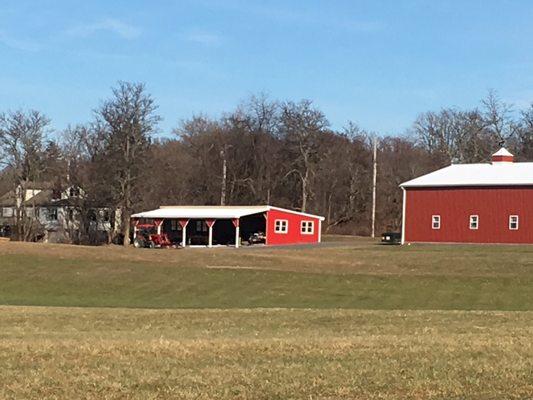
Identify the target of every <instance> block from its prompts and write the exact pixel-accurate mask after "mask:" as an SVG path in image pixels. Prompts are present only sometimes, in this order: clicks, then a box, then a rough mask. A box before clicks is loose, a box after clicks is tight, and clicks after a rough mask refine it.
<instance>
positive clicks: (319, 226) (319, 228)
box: [318, 219, 322, 243]
mask: <svg viewBox="0 0 533 400" xmlns="http://www.w3.org/2000/svg"><path fill="white" fill-rule="evenodd" d="M320 242H322V220H321V219H319V220H318V243H320Z"/></svg>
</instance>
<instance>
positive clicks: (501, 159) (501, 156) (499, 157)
mask: <svg viewBox="0 0 533 400" xmlns="http://www.w3.org/2000/svg"><path fill="white" fill-rule="evenodd" d="M513 161H514V156H513V155H512V154H511V153H510V152H509V150H507V149H506V148H505V147H502V148H501V149H500V150H498V151H497V152H496V153H494V154H493V155H492V163H493V164H495V163H512V162H513Z"/></svg>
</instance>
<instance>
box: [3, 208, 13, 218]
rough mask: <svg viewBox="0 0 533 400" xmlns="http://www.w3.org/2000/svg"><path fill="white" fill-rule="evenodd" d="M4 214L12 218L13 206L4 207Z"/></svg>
mask: <svg viewBox="0 0 533 400" xmlns="http://www.w3.org/2000/svg"><path fill="white" fill-rule="evenodd" d="M2 216H3V217H7V218H11V217H12V216H13V209H12V208H11V207H4V208H2Z"/></svg>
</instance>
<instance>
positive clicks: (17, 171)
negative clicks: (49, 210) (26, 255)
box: [0, 110, 50, 241]
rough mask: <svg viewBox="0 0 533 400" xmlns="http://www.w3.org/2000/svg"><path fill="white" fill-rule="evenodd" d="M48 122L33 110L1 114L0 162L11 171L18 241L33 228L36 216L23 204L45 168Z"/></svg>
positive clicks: (26, 238) (26, 236)
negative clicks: (29, 186)
mask: <svg viewBox="0 0 533 400" xmlns="http://www.w3.org/2000/svg"><path fill="white" fill-rule="evenodd" d="M49 123H50V120H49V119H48V118H47V117H46V116H44V115H43V114H41V113H40V112H38V111H35V110H30V111H27V112H24V111H21V110H19V111H14V112H8V113H3V114H0V153H1V158H0V163H2V164H3V165H4V167H8V168H9V169H10V171H11V173H12V181H11V187H12V190H13V193H14V195H15V205H16V209H15V221H16V225H17V232H16V233H17V239H18V240H24V241H27V240H29V239H30V238H31V234H32V231H33V229H34V228H35V226H34V225H35V219H34V218H33V216H31V215H28V208H27V206H26V200H27V197H28V196H27V190H28V189H30V188H28V183H29V182H30V181H32V180H33V181H36V180H38V179H40V177H41V175H42V173H43V172H44V170H45V168H46V166H45V165H44V163H43V155H44V150H45V149H44V141H45V136H46V128H47V127H48V125H49ZM31 189H33V188H31ZM33 211H35V207H33Z"/></svg>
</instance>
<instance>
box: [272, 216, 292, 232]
mask: <svg viewBox="0 0 533 400" xmlns="http://www.w3.org/2000/svg"><path fill="white" fill-rule="evenodd" d="M288 232H289V221H288V220H286V219H276V220H274V233H282V234H286V233H288Z"/></svg>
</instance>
